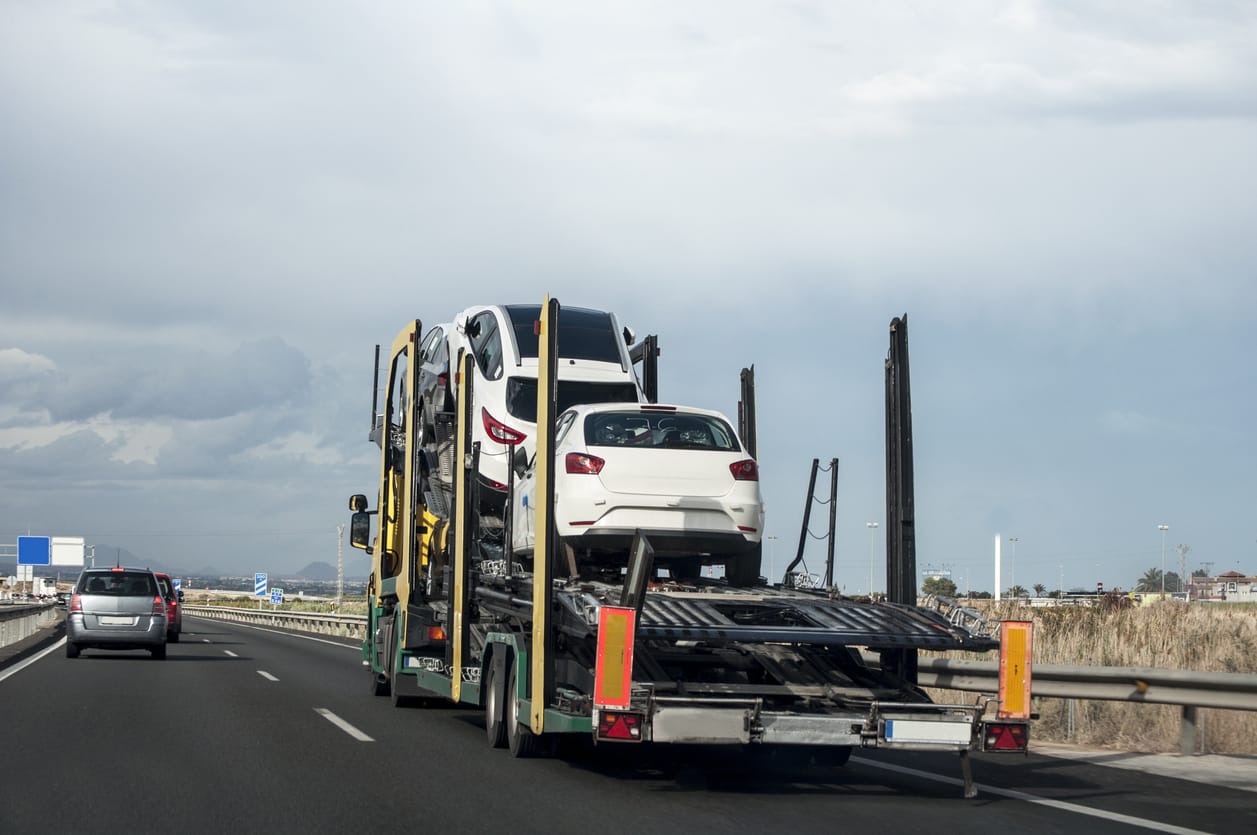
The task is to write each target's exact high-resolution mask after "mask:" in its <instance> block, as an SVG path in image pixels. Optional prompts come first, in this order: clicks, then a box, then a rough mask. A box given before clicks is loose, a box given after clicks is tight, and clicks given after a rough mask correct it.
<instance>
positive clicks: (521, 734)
mask: <svg viewBox="0 0 1257 835" xmlns="http://www.w3.org/2000/svg"><path fill="white" fill-rule="evenodd" d="M515 666H516V665H515V659H511V665H510V667H511V671H510V673H509V674H508V675H507V679H506V700H505V701H504V702H503V703H502V707H503V709H504V710H505V714H504V716H503V724H505V725H506V747H507V748H509V749H510V751H511V756H512V757H517V758H521V759H522V758H524V757H536V756H540V755H541V753H542V744H541V738H540V737H538V736H537V735H536V734H534V733H533V732H532V728H530V727H529V726H528V725H526V724H524V723H523V722H521V721H519V716H518V711H517V710H516V705H515Z"/></svg>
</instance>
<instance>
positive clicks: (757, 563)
mask: <svg viewBox="0 0 1257 835" xmlns="http://www.w3.org/2000/svg"><path fill="white" fill-rule="evenodd" d="M763 562H764V546H763V545H756V546H755V547H754V548H752V549H751V550H750V551H745V552H743V553H741V554H737V555H735V556H732V557H729V558H728V559H727V560H725V579H726V580H728V581H729V585H731V586H753V585H755V584H756V583H758V582H759V571H760V568H761V566H762V565H763Z"/></svg>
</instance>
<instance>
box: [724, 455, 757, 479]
mask: <svg viewBox="0 0 1257 835" xmlns="http://www.w3.org/2000/svg"><path fill="white" fill-rule="evenodd" d="M729 472H731V473H733V480H734V481H759V465H758V464H756V463H755V459H754V458H747V459H746V460H744V461H738V462H736V463H733V464H730V465H729Z"/></svg>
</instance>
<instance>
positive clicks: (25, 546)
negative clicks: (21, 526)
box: [17, 536, 52, 565]
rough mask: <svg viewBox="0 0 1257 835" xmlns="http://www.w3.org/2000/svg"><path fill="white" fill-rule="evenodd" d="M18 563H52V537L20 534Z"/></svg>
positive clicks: (18, 539)
mask: <svg viewBox="0 0 1257 835" xmlns="http://www.w3.org/2000/svg"><path fill="white" fill-rule="evenodd" d="M17 564H18V565H51V564H52V537H48V536H19V537H18V538H17Z"/></svg>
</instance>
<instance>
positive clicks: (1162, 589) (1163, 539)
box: [1157, 525, 1170, 600]
mask: <svg viewBox="0 0 1257 835" xmlns="http://www.w3.org/2000/svg"><path fill="white" fill-rule="evenodd" d="M1169 529H1170V526H1169V525H1157V530H1159V531H1160V532H1161V599H1162V600H1165V532H1166V531H1168V530H1169Z"/></svg>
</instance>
